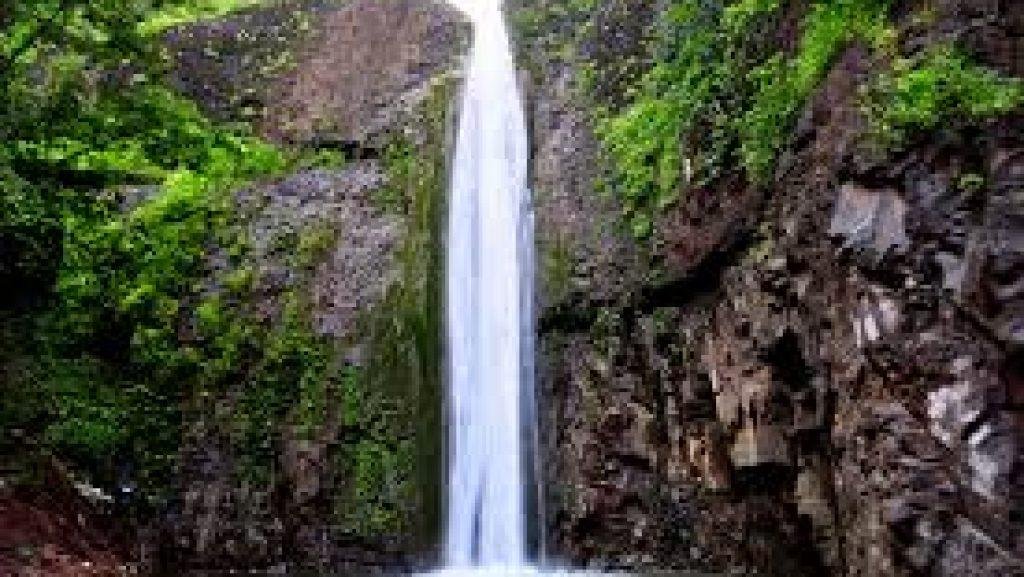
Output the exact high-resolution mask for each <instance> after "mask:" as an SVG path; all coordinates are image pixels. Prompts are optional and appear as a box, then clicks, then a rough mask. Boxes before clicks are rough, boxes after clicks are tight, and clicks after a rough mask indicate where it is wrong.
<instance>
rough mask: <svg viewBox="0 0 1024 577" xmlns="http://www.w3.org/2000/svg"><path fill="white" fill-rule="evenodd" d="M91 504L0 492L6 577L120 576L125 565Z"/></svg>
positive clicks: (0, 574)
mask: <svg viewBox="0 0 1024 577" xmlns="http://www.w3.org/2000/svg"><path fill="white" fill-rule="evenodd" d="M117 549H118V548H117V547H115V546H114V545H113V543H112V541H111V540H110V539H109V538H107V537H106V536H105V535H104V534H103V532H102V531H101V530H100V529H99V528H98V524H97V523H96V522H95V521H94V520H93V519H92V516H91V513H90V511H89V510H88V508H87V503H84V502H81V501H77V500H75V499H74V498H70V497H69V496H67V495H44V494H31V495H24V494H9V493H6V492H5V493H0V577H41V576H44V575H45V576H59V577H65V576H67V577H86V576H89V577H115V576H116V577H120V576H121V575H126V574H127V571H126V570H125V569H124V567H123V561H122V560H121V557H120V556H119V555H118V553H117Z"/></svg>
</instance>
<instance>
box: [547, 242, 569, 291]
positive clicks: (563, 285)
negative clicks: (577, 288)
mask: <svg viewBox="0 0 1024 577" xmlns="http://www.w3.org/2000/svg"><path fill="white" fill-rule="evenodd" d="M572 267H573V259H572V253H571V251H570V247H569V243H568V242H567V241H566V240H565V239H564V238H562V237H561V236H557V237H556V238H555V239H554V240H553V242H551V243H550V245H549V246H548V247H547V250H546V251H545V252H544V253H543V256H542V260H541V271H542V275H543V276H542V280H541V286H543V287H544V288H545V289H546V291H547V298H548V299H549V302H551V303H557V302H559V301H561V300H562V299H564V298H565V297H566V296H567V295H568V294H569V291H570V290H571V288H572V287H571V281H572V272H573V271H572Z"/></svg>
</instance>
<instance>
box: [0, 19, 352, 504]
mask: <svg viewBox="0 0 1024 577" xmlns="http://www.w3.org/2000/svg"><path fill="white" fill-rule="evenodd" d="M237 5H238V3H230V4H229V3H224V2H206V3H198V2H189V3H174V2H161V3H159V4H147V3H145V2H129V3H125V2H121V1H119V0H118V1H114V0H90V1H81V2H76V1H70V0H63V1H61V0H52V1H47V0H39V1H36V0H33V1H32V2H28V1H18V2H15V4H14V6H13V10H12V11H11V12H10V13H9V14H5V15H4V18H5V20H3V21H2V22H0V78H2V81H3V83H4V85H5V88H6V91H5V99H4V101H3V102H2V103H0V208H2V211H0V247H3V248H2V249H0V284H2V285H3V286H9V287H14V291H13V292H14V295H13V298H11V299H10V300H8V301H5V302H4V303H2V304H0V329H2V335H3V337H4V342H5V347H4V351H3V353H2V355H3V359H2V361H3V363H4V366H5V367H7V368H8V370H7V371H6V372H5V373H4V374H3V377H2V381H0V386H2V388H3V391H4V393H5V394H4V396H3V398H2V399H0V419H2V421H3V424H4V426H3V427H2V428H0V449H3V450H4V451H5V452H6V451H14V452H20V454H19V455H17V457H18V458H20V459H23V460H25V459H28V460H31V459H33V458H37V457H38V456H40V455H46V454H49V455H54V456H56V457H57V458H58V459H60V460H62V461H64V462H66V463H68V464H70V465H71V466H72V468H73V470H75V471H76V473H77V474H78V475H80V476H82V477H84V478H85V479H88V480H89V481H91V482H93V483H95V484H98V485H99V486H102V487H110V486H112V485H113V484H114V483H116V482H124V481H126V480H127V481H130V482H132V483H135V484H137V485H138V486H139V488H140V489H141V490H142V493H143V495H144V496H146V497H148V498H150V499H151V500H152V499H159V498H161V497H162V496H164V495H165V494H166V491H167V490H168V489H169V488H170V484H171V483H173V481H174V478H173V475H172V473H173V471H174V470H175V468H176V467H177V459H178V455H179V452H180V448H181V446H182V442H183V437H182V435H183V434H184V432H185V427H186V426H187V425H188V420H189V418H190V417H192V416H198V415H200V414H204V412H205V413H206V414H220V413H223V411H222V410H221V409H220V408H218V407H227V414H226V415H222V416H223V419H224V421H225V422H226V426H227V427H228V429H229V433H228V437H229V440H230V442H231V443H232V445H233V447H234V451H235V452H236V453H237V454H239V455H241V456H242V457H241V458H242V461H243V465H244V467H243V469H244V471H243V473H244V474H246V475H249V476H250V477H251V478H253V479H254V480H266V479H267V476H268V474H269V471H270V470H271V469H272V466H273V459H274V458H275V455H276V452H275V443H276V442H277V439H278V438H279V436H280V433H281V430H282V427H284V426H285V425H286V424H291V425H294V429H295V431H296V432H297V434H298V435H300V436H308V435H311V434H312V433H313V431H314V430H315V429H316V428H317V427H318V426H319V425H320V424H322V422H323V420H324V418H325V415H326V406H327V404H329V399H328V395H331V394H333V393H332V390H334V389H337V388H338V387H340V385H338V383H339V382H340V381H341V380H342V377H341V376H340V372H339V371H341V368H339V367H337V366H335V364H334V361H333V360H332V359H333V358H334V357H335V356H336V355H335V351H334V346H335V345H334V344H333V343H331V342H330V341H329V340H328V339H326V338H323V337H320V336H317V335H315V334H314V333H313V332H312V331H311V329H310V324H309V312H308V309H309V305H308V303H306V302H304V299H303V298H301V297H300V294H301V291H299V290H297V289H298V288H300V287H298V286H296V287H292V288H290V289H288V290H287V291H286V292H285V293H284V294H282V295H279V296H278V297H277V300H278V301H279V302H280V303H281V310H279V311H278V312H276V313H274V314H272V315H269V316H268V315H267V313H266V312H263V311H261V310H259V308H258V307H257V306H255V304H254V302H253V301H254V299H253V298H252V295H251V294H250V292H251V290H252V289H253V287H254V286H255V285H256V283H257V282H258V279H257V278H256V272H255V270H254V269H253V267H252V266H251V265H250V264H248V263H247V261H246V259H247V258H249V255H250V254H251V249H250V247H249V242H248V238H247V232H246V228H245V226H244V224H243V223H242V222H241V221H240V219H239V215H237V214H236V212H235V207H234V199H233V197H232V195H231V191H232V190H235V189H237V188H238V187H239V186H240V185H242V184H243V183H246V182H248V181H251V180H255V179H264V178H268V177H273V176H276V175H280V174H283V173H284V172H286V171H288V170H293V169H295V168H297V167H301V166H311V165H324V164H328V165H333V164H337V162H338V161H339V159H338V158H337V154H332V153H309V154H307V153H303V154H299V153H292V152H289V151H284V150H280V149H278V148H276V147H274V146H271V145H270V144H267V143H265V142H263V141H261V140H259V139H258V138H255V137H254V136H252V135H251V133H250V132H249V129H248V128H247V127H246V126H243V125H219V124H216V123H214V122H212V121H210V120H209V119H207V118H206V117H204V116H203V114H202V113H201V112H200V111H199V109H198V108H197V107H196V106H195V104H194V103H192V102H190V101H188V100H187V99H184V98H182V97H181V96H179V95H177V94H175V93H174V92H172V91H171V90H169V89H168V88H167V87H165V86H163V85H162V84H161V83H160V81H159V79H160V78H162V77H163V75H164V72H165V64H164V61H163V60H162V57H161V56H160V49H159V45H158V44H157V42H156V41H155V40H153V39H151V38H149V37H147V36H145V31H146V27H147V26H149V24H147V23H149V22H155V21H157V20H160V21H163V22H166V21H167V20H166V19H167V17H168V16H167V15H168V14H176V15H178V18H179V21H182V20H181V18H183V17H184V16H185V15H187V16H188V18H194V17H200V16H209V15H214V14H220V13H221V12H222V11H223V10H225V9H227V8H231V7H236V6H237ZM161 19H162V20H161ZM331 238H333V237H329V236H327V235H325V234H320V231H315V232H314V233H311V234H308V235H304V236H302V237H300V238H298V239H297V241H298V245H297V246H296V247H295V251H294V253H295V255H296V259H297V260H299V261H300V262H299V263H298V266H300V267H301V266H309V265H310V264H311V261H312V260H314V259H316V258H317V255H318V254H320V253H322V251H323V250H324V247H325V244H327V243H329V242H330V239H331ZM214 257H216V259H215V258H214ZM214 260H216V261H218V262H221V261H222V262H224V263H225V264H224V265H220V266H218V267H217V268H216V269H214V268H213V266H212V263H213V262H214ZM6 343H9V346H8V344H6ZM126 475H127V479H125V476H126Z"/></svg>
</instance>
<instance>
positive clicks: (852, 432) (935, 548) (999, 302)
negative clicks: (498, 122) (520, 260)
mask: <svg viewBox="0 0 1024 577" xmlns="http://www.w3.org/2000/svg"><path fill="white" fill-rule="evenodd" d="M604 4H608V5H617V4H618V3H616V2H609V3H604ZM940 4H941V5H939V6H936V7H935V13H934V14H933V16H934V20H933V21H932V24H930V25H928V26H926V30H923V31H916V32H914V31H912V32H911V33H910V34H909V36H910V38H909V39H908V40H907V42H908V43H927V42H928V41H930V40H934V39H935V38H936V37H943V38H945V37H948V35H950V34H952V35H956V36H958V37H962V38H964V39H966V40H965V42H967V43H968V45H969V46H970V47H971V48H972V50H973V52H974V53H975V54H976V55H977V56H978V57H979V58H981V59H982V61H983V62H987V63H988V64H990V65H992V66H996V67H1001V68H1002V69H1003V70H1004V71H1005V72H1008V73H1016V74H1019V73H1020V71H1019V69H1018V68H1019V67H1018V66H1017V65H1016V64H1015V63H1014V62H1015V61H1016V60H1019V58H1018V59H1014V58H1013V56H1012V55H1013V54H1019V53H1020V52H1019V51H1020V49H1021V41H1020V38H1021V36H1020V35H1019V31H1018V30H1017V29H1018V28H1019V26H1018V24H1019V23H1020V21H1021V20H1020V19H1021V17H1022V16H1024V13H1022V12H1021V10H1020V9H1019V8H1018V7H1017V6H1009V5H996V4H988V5H985V6H984V7H982V6H980V5H976V4H974V3H964V2H945V3H940ZM967 4H971V5H970V6H967ZM608 12H609V13H614V10H613V9H611V8H609V9H608ZM785 22H786V19H783V24H785ZM591 25H593V23H591ZM605 26H611V27H610V28H607V27H606V28H602V29H601V30H602V33H601V36H600V37H603V38H613V39H615V42H617V43H619V44H622V45H623V46H624V47H628V46H630V45H631V44H630V41H629V40H623V39H621V38H619V35H620V33H621V34H626V35H629V34H634V35H635V32H633V33H630V32H629V30H630V27H629V26H628V25H623V26H618V27H615V26H614V21H612V22H611V24H609V23H608V22H605ZM547 33H548V34H549V36H548V37H546V38H545V39H543V42H545V43H548V44H550V43H552V42H553V41H552V40H551V38H552V36H551V35H553V37H554V38H561V39H563V40H565V38H566V34H565V32H564V30H561V29H558V28H557V26H556V27H553V28H549V29H548V32H547ZM781 36H785V35H784V34H781V33H780V37H781ZM530 38H531V37H529V36H526V40H525V41H526V42H529V41H530ZM534 41H535V42H541V41H540V40H537V39H534ZM536 46H537V47H538V50H539V49H540V47H541V46H540V44H537V45H536ZM627 49H628V48H623V50H627ZM591 61H593V60H591ZM567 66H569V65H568V64H566V63H564V62H559V61H558V60H557V59H555V60H554V61H541V62H537V63H535V66H534V67H533V68H534V74H535V75H536V76H537V78H535V79H534V83H533V84H534V86H536V87H537V88H536V89H535V90H534V100H535V101H536V104H535V105H534V106H533V109H532V114H533V117H534V127H535V130H534V139H535V143H534V146H535V153H536V154H537V156H538V158H539V160H538V166H537V169H536V175H535V178H534V182H535V189H536V192H535V194H536V196H537V211H538V216H537V222H538V252H539V254H540V255H541V256H540V258H541V261H542V262H544V259H545V258H549V259H553V258H554V257H552V256H545V255H552V254H556V255H557V254H561V255H562V256H561V257H560V258H562V259H563V260H564V263H563V264H561V265H560V270H563V271H568V273H566V274H565V275H564V276H563V277H562V278H568V279H569V280H568V281H564V280H560V278H559V277H557V276H552V275H547V276H542V277H541V282H542V286H541V289H540V292H541V295H542V297H541V298H542V304H543V313H542V319H541V322H540V326H541V331H542V332H541V335H540V350H541V360H540V363H539V364H540V367H541V375H540V382H539V395H540V397H541V401H540V406H541V431H542V437H543V438H542V460H543V462H544V478H545V481H546V484H547V487H548V492H547V495H546V498H545V504H546V507H545V510H546V521H545V530H546V545H547V550H548V551H549V552H550V554H551V555H552V556H556V557H566V558H568V560H569V561H572V562H575V563H582V564H589V565H594V566H602V567H628V568H636V567H645V566H647V567H664V566H674V567H679V568H691V569H702V570H708V569H711V570H740V571H748V572H749V571H754V570H757V571H758V572H766V573H768V574H774V575H825V574H834V575H851V576H853V575H865V576H867V575H892V576H896V575H900V576H902V575H955V574H963V575H993V576H994V575H1004V574H1018V573H1020V572H1022V571H1024V541H1022V540H1021V537H1020V536H1021V535H1022V534H1024V525H1022V524H1021V523H1022V522H1021V516H1020V515H1021V508H1020V507H1021V505H1020V504H1021V502H1022V495H1024V493H1022V490H1024V486H1022V481H1021V477H1020V475H1021V471H1022V466H1024V463H1022V459H1021V455H1022V454H1024V448H1022V443H1024V434H1022V428H1021V427H1022V425H1021V423H1022V422H1024V421H1022V418H1024V417H1022V415H1024V413H1022V409H1024V406H1022V404H1021V396H1022V394H1021V392H1020V391H1021V382H1024V378H1022V376H1021V372H1022V371H1021V367H1022V366H1024V363H1022V361H1021V350H1022V349H1021V345H1022V342H1021V336H1020V335H1021V331H1020V327H1021V326H1022V324H1021V323H1022V316H1021V310H1022V309H1021V307H1022V304H1024V301H1022V296H1024V294H1022V293H1021V291H1020V290H1019V289H1020V286H1021V282H1022V281H1021V278H1022V276H1021V274H1022V272H1024V269H1022V268H1021V262H1022V261H1021V258H1022V247H1024V230H1022V229H1021V222H1022V221H1021V215H1022V214H1024V199H1022V197H1021V194H1020V191H1021V190H1022V188H1024V181H1022V180H1021V175H1022V174H1024V151H1022V147H1024V128H1022V127H1024V121H1022V119H1021V118H1020V117H1019V116H1011V117H1007V118H1002V119H999V120H996V121H992V122H989V123H987V124H984V125H981V126H967V127H963V128H957V127H949V128H947V129H945V130H943V131H941V132H939V133H937V134H931V135H928V136H927V137H925V138H922V139H921V140H919V141H915V142H913V143H911V144H910V145H909V146H907V147H906V149H905V150H904V151H903V152H900V153H898V154H895V155H893V156H892V157H890V158H887V159H885V160H881V161H880V160H877V159H875V158H874V157H872V156H871V155H868V154H865V153H864V152H863V151H862V148H861V145H862V140H861V137H862V135H863V133H864V128H865V124H864V119H863V117H862V115H861V110H862V109H861V106H860V102H859V101H858V100H857V98H858V96H857V95H858V90H857V87H858V86H860V85H861V84H863V82H864V81H865V80H866V79H867V78H869V77H870V74H871V72H872V67H873V66H875V63H873V62H872V60H871V58H870V57H869V56H868V55H867V53H866V51H865V50H864V49H863V48H860V47H858V46H856V45H854V46H850V47H849V48H847V49H846V50H845V51H844V52H843V53H842V54H841V55H840V56H839V57H838V58H837V59H836V60H835V62H834V63H833V65H832V69H831V71H830V73H829V74H828V75H827V77H826V79H825V80H824V82H823V83H822V85H821V86H820V87H819V88H818V89H817V90H816V92H815V93H814V95H813V96H812V98H811V100H810V101H809V102H808V104H807V106H806V108H805V110H804V111H803V114H802V115H801V118H800V120H799V122H798V125H797V127H796V134H795V135H794V136H793V138H792V139H791V142H793V143H794V144H793V145H792V146H791V147H790V148H789V149H788V150H785V151H783V152H782V153H781V155H780V158H781V161H780V164H779V167H778V170H777V172H776V174H775V176H774V179H773V181H772V183H771V185H770V186H768V187H767V188H766V189H762V188H757V187H753V186H749V185H747V184H746V183H744V182H736V181H729V182H721V183H719V184H718V185H716V186H712V187H709V188H707V189H705V190H699V191H697V192H696V193H695V194H694V195H693V196H691V197H689V198H687V199H685V200H684V201H682V202H680V203H679V204H677V205H676V206H675V207H674V208H672V209H670V210H669V211H667V212H666V213H665V214H664V215H663V217H662V221H661V222H660V223H659V224H658V225H657V228H658V229H659V230H660V232H659V234H658V235H656V238H655V240H654V241H653V242H651V243H649V244H640V243H636V242H634V241H632V240H631V239H630V238H629V237H628V235H624V234H621V233H619V234H616V233H615V232H614V231H615V230H616V227H615V225H614V221H615V219H616V210H615V207H614V203H613V201H612V200H607V201H605V200H596V198H598V197H597V195H596V193H595V192H594V190H595V186H594V182H595V180H596V179H597V177H598V175H599V174H600V171H599V170H598V169H597V168H596V166H597V164H598V162H599V161H598V160H597V153H596V150H597V149H596V147H595V145H594V144H593V140H592V139H591V138H590V136H589V134H590V132H589V131H590V129H589V127H588V124H587V116H586V114H585V112H580V111H579V104H578V101H577V100H576V99H574V98H573V96H572V93H571V91H569V90H565V91H563V90H559V89H558V88H557V87H559V86H561V85H562V84H564V83H565V79H566V77H567V76H569V75H571V73H567V72H566V70H565V69H566V67H567ZM598 74H600V71H598ZM599 77H600V76H599ZM611 78H614V76H612V77H611ZM608 81H610V80H608ZM553 87H554V88H553ZM568 133H571V134H573V137H572V140H573V142H574V144H573V145H570V146H566V145H564V144H563V143H564V142H566V141H567V140H568V138H567V136H566V134H568ZM549 167H555V168H553V169H552V168H549ZM577 167H580V168H577ZM552 191H553V192H552ZM552 196H553V197H554V198H561V199H563V200H561V201H560V202H553V201H552V200H550V198H551V197H552ZM564 199H571V200H572V202H568V201H566V200H564ZM604 203H607V204H604ZM575 223H584V224H575ZM573 226H575V227H576V228H572V227H573ZM587 228H589V229H600V230H604V231H608V233H607V236H603V237H602V236H601V235H595V234H585V233H583V232H581V231H584V230H586V229H587ZM566 229H568V230H572V231H574V232H573V233H572V234H565V236H566V237H567V238H569V239H571V243H574V244H569V246H570V247H574V248H572V249H571V250H565V249H562V248H559V247H558V244H557V243H554V242H552V240H551V239H552V238H558V237H559V235H562V234H564V233H563V231H564V230H566ZM578 231H579V232H578ZM609 239H614V240H609ZM609 243H611V244H609ZM608 246H613V247H615V248H612V249H610V250H609V249H608V248H607V247H608ZM559 251H561V252H559ZM609 254H611V255H614V256H606V255H609ZM652 271H658V272H657V273H654V272H652ZM620 279H623V280H620ZM559 283H566V284H567V285H568V286H569V287H574V286H579V287H587V288H586V289H585V290H581V291H580V293H573V292H572V291H571V290H562V289H559V288H558V287H559V286H561V285H560V284H559ZM594 287H598V288H596V289H595V288H594ZM606 293H607V294H613V295H614V296H611V297H609V296H605V294H606ZM584 294H586V295H592V298H587V297H586V296H584ZM593 295H599V296H593Z"/></svg>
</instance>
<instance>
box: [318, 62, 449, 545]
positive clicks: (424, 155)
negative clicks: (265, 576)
mask: <svg viewBox="0 0 1024 577" xmlns="http://www.w3.org/2000/svg"><path fill="white" fill-rule="evenodd" d="M454 87H455V82H454V79H452V78H448V77H444V78H440V79H438V80H437V81H436V82H435V84H434V86H433V88H432V91H431V93H430V95H429V97H428V98H427V99H426V101H425V102H424V103H423V105H422V107H421V109H420V111H419V114H418V120H417V121H416V123H415V125H414V127H413V128H414V130H412V132H411V133H412V134H415V135H416V136H415V137H410V136H407V135H405V134H403V135H395V136H394V137H393V140H392V145H391V146H390V147H389V149H388V153H387V154H386V155H385V157H384V162H385V171H386V173H387V174H388V178H389V183H388V185H387V187H386V189H385V190H384V191H382V193H381V194H380V195H379V196H378V197H377V200H378V202H381V205H382V207H384V208H385V209H386V210H389V211H393V212H397V213H399V214H401V215H402V216H403V217H404V220H405V222H406V230H405V235H404V236H403V240H402V245H401V246H400V248H399V254H398V259H397V261H398V265H399V267H400V271H401V274H400V279H399V280H398V282H396V283H395V284H394V285H392V286H391V287H390V288H389V289H388V291H387V293H386V294H385V296H384V298H383V300H382V302H380V303H379V304H378V305H377V306H375V307H374V309H373V310H372V311H368V312H367V313H366V314H365V315H364V317H363V318H362V320H361V325H362V329H361V330H360V332H361V333H362V334H365V335H367V337H368V341H369V342H368V344H367V348H368V350H367V355H366V357H367V360H368V362H367V364H366V366H365V367H364V368H363V369H362V371H361V373H360V375H361V376H360V378H359V380H358V381H352V382H351V383H350V384H349V389H348V392H347V393H346V398H347V399H348V400H347V401H346V402H345V406H346V407H348V409H346V412H347V414H348V415H349V416H348V417H346V420H348V419H352V418H356V419H357V420H362V419H367V420H368V421H370V422H368V423H366V424H364V425H359V427H362V428H365V427H373V428H374V430H376V431H378V432H377V433H375V434H374V435H371V436H365V435H363V436H360V437H358V441H357V442H355V443H353V444H345V445H343V446H342V448H341V455H339V459H341V461H342V462H344V463H345V467H346V471H348V473H347V475H346V479H345V491H344V493H343V494H341V495H339V496H338V497H337V499H336V501H335V515H336V517H337V519H338V523H339V528H341V529H342V530H343V531H345V532H346V533H350V534H356V535H360V536H362V537H364V538H369V537H375V538H379V537H380V536H382V535H390V536H396V537H400V538H403V539H406V540H407V539H410V538H413V537H415V538H417V539H418V540H419V542H420V543H419V544H421V545H423V546H427V545H428V544H431V543H436V542H437V539H438V536H437V534H436V530H437V527H438V526H440V522H439V515H440V495H439V494H438V488H439V487H440V486H441V483H440V478H439V475H440V474H441V463H440V462H439V460H438V459H439V455H440V454H441V447H442V445H441V438H440V434H441V433H440V431H441V430H442V424H441V394H442V393H441V385H442V384H441V365H442V349H441V335H442V320H441V311H442V305H441V303H442V277H441V274H442V271H443V270H444V263H443V260H442V254H441V223H442V216H443V209H444V200H443V199H444V192H445V183H446V174H447V170H446V155H445V137H446V128H447V123H448V121H449V116H448V115H449V105H450V102H451V99H452V95H453V94H454ZM357 399H368V401H365V403H364V402H360V401H358V400H357ZM357 406H358V407H361V409H360V412H359V415H358V416H357V415H356V414H355V413H356V409H355V408H356V407H357ZM410 544H411V545H415V543H410Z"/></svg>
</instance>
